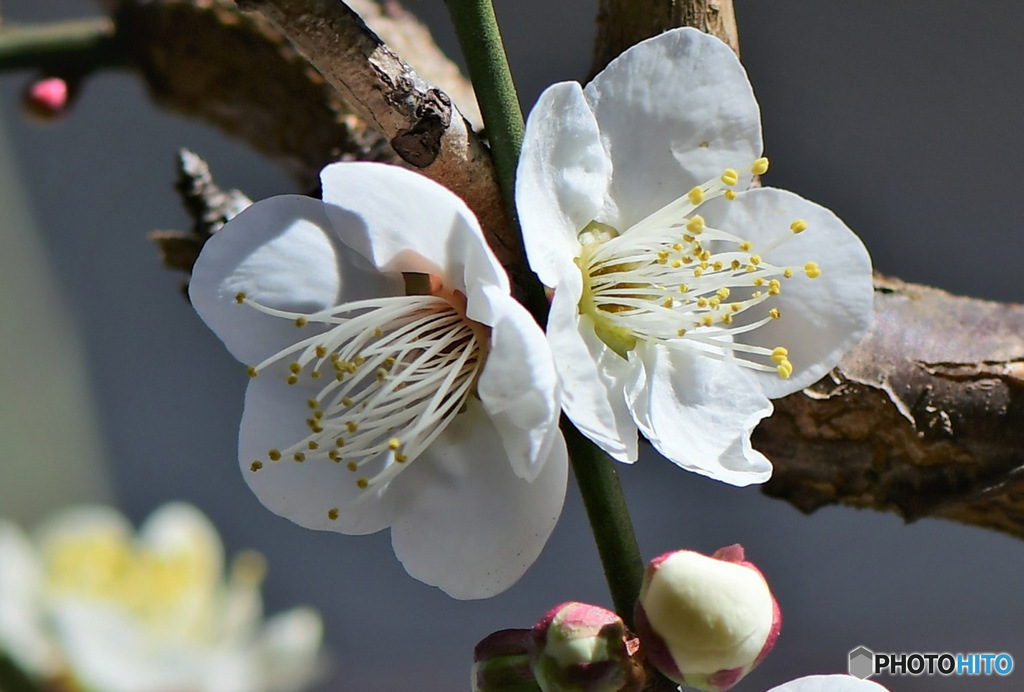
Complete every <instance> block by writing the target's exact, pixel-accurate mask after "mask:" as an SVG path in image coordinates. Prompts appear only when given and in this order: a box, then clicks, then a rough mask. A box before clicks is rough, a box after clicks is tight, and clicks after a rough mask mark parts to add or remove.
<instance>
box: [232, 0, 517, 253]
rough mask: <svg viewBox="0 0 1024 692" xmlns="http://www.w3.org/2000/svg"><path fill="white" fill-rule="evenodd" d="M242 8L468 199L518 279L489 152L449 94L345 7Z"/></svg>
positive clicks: (283, 2)
mask: <svg viewBox="0 0 1024 692" xmlns="http://www.w3.org/2000/svg"><path fill="white" fill-rule="evenodd" d="M239 7H240V8H241V9H243V10H246V11H250V10H258V11H259V12H260V13H261V14H262V15H263V16H264V17H266V18H267V19H269V20H270V21H271V22H272V23H273V24H274V26H276V27H277V28H278V30H280V31H281V33H282V34H284V35H285V36H286V37H287V38H288V39H289V40H290V41H291V42H292V44H293V45H295V46H296V47H297V48H298V49H299V51H301V52H302V54H303V55H304V56H305V57H306V59H307V60H309V62H310V63H311V64H312V65H313V66H314V67H315V68H316V69H317V70H318V71H319V72H320V73H321V74H322V75H323V76H324V78H325V79H326V80H327V82H328V83H329V84H331V85H332V86H334V87H335V88H336V89H338V91H339V92H340V93H341V94H342V96H343V98H344V99H345V101H346V102H347V103H348V104H350V106H351V107H352V108H353V110H354V111H355V112H356V113H357V114H358V115H359V116H360V117H361V118H362V119H363V120H364V121H365V122H368V123H372V124H373V125H374V126H375V128H376V129H377V131H379V132H381V133H383V134H384V136H385V137H386V138H387V140H388V141H389V142H390V144H391V147H392V148H393V149H394V150H395V152H396V153H397V154H398V156H399V157H400V158H401V159H402V160H403V161H404V162H405V163H406V164H408V165H409V166H411V167H413V168H415V169H416V170H418V171H420V172H421V173H423V174H424V175H426V176H428V177H430V178H433V179H434V180H436V181H437V182H439V183H441V184H442V185H444V186H445V187H447V188H448V189H450V190H452V191H453V192H455V193H456V194H457V195H459V196H460V197H461V198H462V199H463V200H465V202H466V204H468V205H469V207H470V208H471V209H472V210H473V211H474V212H475V213H476V215H477V218H478V219H479V220H480V224H481V225H482V226H483V228H484V231H485V232H486V233H487V235H488V240H489V241H490V243H491V246H492V247H493V249H494V251H495V253H496V254H497V255H498V258H499V259H500V260H501V261H502V263H503V264H505V265H506V266H508V267H509V268H510V269H511V270H513V272H514V271H515V269H516V267H518V266H520V265H521V264H522V258H521V257H518V256H517V254H516V248H517V247H518V246H519V243H518V242H517V239H516V238H515V237H514V235H513V233H514V229H513V228H512V226H511V224H510V223H509V219H508V214H507V213H506V210H505V208H504V205H503V204H502V201H501V199H502V198H501V192H500V189H499V187H498V182H497V178H496V177H495V174H494V167H493V165H492V163H491V158H490V152H489V151H488V150H487V148H486V147H485V146H484V144H483V143H482V142H481V141H480V139H479V138H478V137H477V135H476V134H475V133H474V132H473V130H472V128H471V127H470V126H469V123H468V122H467V121H466V120H465V118H464V117H463V115H462V114H461V113H460V112H459V110H458V108H457V107H456V106H455V104H453V103H452V100H451V98H450V97H449V96H448V95H447V94H446V93H444V92H443V91H441V89H439V88H438V87H437V86H435V85H433V84H430V83H429V82H427V81H426V80H424V79H423V78H422V77H420V76H419V75H418V74H417V73H416V72H415V70H413V69H412V67H411V66H410V65H409V64H408V63H406V62H404V61H403V60H402V59H401V58H399V57H398V56H397V55H396V54H395V53H394V52H393V51H392V50H391V49H390V48H388V47H387V46H386V45H384V43H383V42H382V41H381V40H380V38H379V37H378V36H377V35H376V34H374V33H373V32H372V31H370V30H369V29H368V28H367V26H366V25H365V24H364V23H363V22H362V20H361V19H360V17H359V15H358V14H356V13H355V12H354V11H353V10H352V9H350V8H349V7H348V6H347V5H345V4H344V3H342V2H337V1H335V0H239Z"/></svg>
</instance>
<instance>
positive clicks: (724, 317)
mask: <svg viewBox="0 0 1024 692" xmlns="http://www.w3.org/2000/svg"><path fill="white" fill-rule="evenodd" d="M722 324H732V315H731V314H729V313H725V314H724V315H722Z"/></svg>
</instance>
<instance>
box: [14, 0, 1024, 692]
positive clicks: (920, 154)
mask: <svg viewBox="0 0 1024 692" xmlns="http://www.w3.org/2000/svg"><path fill="white" fill-rule="evenodd" d="M497 4H498V5H499V6H498V12H499V18H500V20H501V22H502V26H503V30H504V34H505V39H506V43H507V45H508V50H509V55H510V59H511V63H512V68H513V71H514V74H515V76H516V79H517V82H518V85H519V88H520V96H521V99H522V103H523V106H524V108H529V106H530V105H531V104H532V103H533V101H534V100H535V99H536V97H537V95H538V94H539V93H540V91H541V90H542V89H543V88H544V87H545V86H546V85H548V84H550V83H552V82H555V81H561V80H566V79H576V78H580V77H582V76H584V75H585V74H586V72H587V69H588V66H589V62H590V53H591V43H592V38H593V33H594V30H593V27H594V24H593V22H594V16H595V13H596V5H597V2H596V0H561V1H560V2H555V3H552V2H545V1H544V0H519V1H518V2H505V3H497ZM406 5H407V7H409V9H411V10H412V11H413V12H415V13H417V14H419V15H420V17H421V18H423V19H425V20H426V21H427V22H429V23H430V25H431V27H432V28H433V29H434V31H435V35H436V37H437V39H438V41H439V43H440V44H441V45H442V47H444V48H445V49H446V50H448V51H449V54H451V55H457V53H458V50H457V46H456V43H455V40H454V36H453V34H452V32H451V31H450V29H449V28H448V26H447V24H446V16H445V9H444V5H443V3H442V2H441V0H407V2H406ZM2 10H3V16H4V19H5V21H11V22H14V21H42V20H50V19H57V18H72V17H83V16H89V15H92V14H95V13H96V12H97V9H96V7H95V6H94V5H93V4H92V3H91V2H88V1H87V0H46V1H45V2H39V1H38V0H3V4H2ZM736 12H737V16H738V21H739V29H740V42H741V49H742V54H743V61H744V63H745V64H746V66H747V69H748V70H749V73H750V78H751V81H752V82H753V85H754V90H755V92H756V94H757V96H758V98H759V100H760V103H761V109H762V113H763V118H764V129H765V141H766V154H767V155H768V156H769V157H770V158H771V160H772V170H771V171H770V172H769V174H768V176H767V178H766V180H765V183H766V184H767V185H773V186H777V187H783V188H789V189H792V190H795V191H797V192H799V193H801V194H802V195H804V196H806V197H808V198H810V199H813V200H815V201H817V202H819V203H821V204H824V205H826V206H828V207H830V208H832V209H833V210H834V211H835V212H836V213H838V214H839V215H840V216H841V217H843V218H844V219H845V220H846V221H847V223H848V224H849V225H850V226H851V227H852V228H853V229H854V230H856V231H857V232H858V233H860V235H861V236H862V237H863V238H864V241H865V243H866V244H867V246H868V248H869V249H870V250H871V252H872V254H873V256H874V259H875V264H876V267H877V268H878V269H879V270H881V271H882V272H884V273H888V274H893V275H896V276H899V277H900V278H903V279H906V280H911V281H918V282H924V283H930V284H933V285H936V286H939V287H941V288H944V289H947V290H950V291H954V292H959V293H966V294H970V295H974V296H980V297H985V298H991V299H997V300H1003V301H1017V300H1020V299H1021V296H1022V295H1024V274H1022V272H1021V270H1020V265H1019V264H1018V262H1020V260H1021V252H1020V248H1021V243H1020V241H1019V237H1020V236H1019V234H1020V219H1021V218H1024V195H1021V194H1020V192H1019V189H1018V188H1019V185H1020V181H1019V179H1020V173H1019V172H1020V169H1021V165H1020V162H1021V161H1022V159H1024V157H1022V153H1024V127H1022V125H1024V122H1022V121H1024V111H1022V109H1021V107H1020V104H1021V103H1022V102H1024V82H1022V73H1021V69H1020V66H1021V65H1024V4H1022V3H979V4H976V5H972V6H971V7H970V8H969V10H968V9H965V5H964V4H963V3H962V2H959V1H958V0H932V2H929V3H920V2H914V1H911V0H890V1H889V2H885V3H881V2H848V1H838V0H817V2H813V3H809V2H803V1H801V0H774V1H773V2H757V1H755V0H736ZM31 76H32V75H31V74H30V73H27V72H24V73H14V74H4V75H0V121H2V134H0V392H2V396H0V459H2V462H0V515H3V516H6V517H10V518H14V519H17V520H19V521H22V522H25V523H28V524H31V522H32V521H34V520H36V519H38V518H40V517H41V516H43V515H44V514H46V513H48V512H50V511H52V510H53V509H55V508H57V507H60V506H63V505H66V504H68V503H71V502H77V501H81V500H112V501H114V502H116V504H117V505H118V506H119V507H121V508H122V509H123V510H124V511H126V512H127V514H128V515H129V516H130V517H131V518H132V519H133V520H135V521H136V522H138V521H140V520H141V519H142V518H144V517H145V516H146V515H147V514H148V513H149V512H150V511H151V510H152V509H154V508H155V507H156V506H158V505H160V504H161V503H163V502H165V501H168V500H172V499H184V500H188V501H190V502H193V503H195V504H196V505H198V506H199V507H200V508H201V509H202V510H203V511H204V512H206V513H207V514H208V515H209V516H210V517H211V518H212V519H213V521H214V523H215V524H216V525H217V526H218V527H219V529H220V531H221V532H222V535H223V537H224V541H225V543H226V545H227V547H228V550H229V551H230V552H232V553H234V552H237V551H238V550H241V549H243V548H255V549H258V550H260V551H262V552H263V553H264V554H266V556H267V557H268V559H269V565H270V572H269V576H268V579H267V582H266V585H265V594H266V599H267V605H268V611H269V612H275V611H277V610H280V609H283V608H286V607H290V606H292V605H295V604H299V603H306V604H309V605H313V606H315V607H317V608H319V609H320V610H321V612H322V613H323V615H324V618H325V621H326V625H327V644H328V646H329V648H330V651H331V658H332V666H333V667H332V670H331V676H330V678H329V679H328V680H327V681H326V682H325V683H324V684H323V686H322V689H323V690H339V691H348V690H353V691H357V690H358V691H362V690H384V691H390V690H396V691H397V690H405V689H418V690H467V689H468V678H469V665H470V661H471V656H472V649H473V646H474V644H475V643H476V642H477V641H478V640H479V639H480V638H482V637H483V636H485V635H486V634H488V633H490V632H492V631H494V630H497V629H502V628H506V627H526V626H530V625H531V624H532V623H533V622H534V621H535V620H536V619H538V618H539V617H540V616H541V615H542V614H543V613H544V612H545V611H546V610H547V609H548V608H549V607H550V606H552V605H554V604H555V603H557V602H560V601H563V600H569V599H572V600H585V601H590V602H595V603H602V604H607V602H608V596H607V592H606V589H605V586H604V580H603V576H602V574H601V568H600V564H599V562H598V559H597V555H596V551H595V549H594V545H593V541H592V539H591V537H590V535H589V529H588V527H587V523H586V518H585V516H584V513H583V510H582V507H581V505H580V502H579V500H578V498H577V494H576V491H575V488H574V487H572V486H570V489H569V493H568V498H567V502H566V507H565V511H564V514H563V517H562V520H561V523H560V524H559V526H558V528H557V529H556V531H555V534H554V536H553V537H552V539H551V541H550V543H549V544H548V546H547V548H546V550H545V551H544V553H543V555H542V556H541V558H540V559H539V560H538V561H537V563H536V564H535V565H534V566H533V568H532V569H531V570H530V571H529V572H528V573H527V575H526V577H525V578H524V579H523V580H522V581H521V582H520V583H519V584H517V585H516V586H515V587H513V588H512V589H511V590H509V591H508V592H507V593H505V594H502V595H501V596H499V597H496V598H493V599H490V600H488V601H482V602H459V601H453V600H451V599H449V598H448V597H446V596H445V595H444V594H442V593H441V592H440V591H437V590H435V589H432V588H430V587H426V586H424V585H422V584H420V583H419V582H416V581H414V580H413V579H411V578H410V577H408V576H407V575H406V574H405V572H404V571H403V569H402V567H401V565H400V564H399V563H398V562H397V560H396V559H395V558H394V555H393V553H392V552H391V548H390V544H389V537H388V534H387V532H384V533H382V534H378V535H374V536H368V537H348V536H341V535H336V534H330V533H316V532H311V531H306V530H303V529H301V528H299V527H297V526H294V525H292V524H291V523H289V522H288V521H287V520H284V519H281V518H278V517H276V516H274V515H273V514H271V513H270V512H269V511H267V510H265V509H264V508H263V507H262V506H261V505H260V504H259V503H258V502H257V501H256V499H255V497H254V496H253V495H252V494H251V493H250V492H249V490H248V488H247V487H246V485H245V483H244V482H243V480H242V477H241V475H240V473H239V471H238V466H237V463H236V458H235V444H236V436H237V429H238V427H237V424H238V420H239V418H240V416H241V408H242V394H243V391H244V389H245V386H246V383H247V378H246V377H245V376H244V373H243V371H242V369H241V368H240V367H239V365H238V364H237V363H236V362H235V361H234V359H233V358H231V356H229V355H228V354H227V352H226V351H225V350H224V349H223V347H222V346H221V344H220V342H219V341H218V340H217V339H216V337H214V336H213V334H212V333H210V332H209V331H207V329H206V328H205V326H204V325H203V324H202V323H201V322H200V321H199V319H198V318H197V317H196V315H195V314H194V313H193V312H192V310H191V308H190V307H189V305H188V304H187V302H186V301H185V300H184V299H183V298H182V294H181V292H180V290H179V289H180V284H181V276H179V275H177V274H174V273H171V272H169V271H166V270H164V269H162V268H161V267H160V265H159V261H158V257H157V252H156V249H155V247H154V246H152V245H151V244H150V243H149V242H148V241H147V240H146V237H145V234H146V232H148V231H150V230H154V229H184V228H187V227H188V224H189V220H188V218H187V217H186V215H185V212H184V211H183V209H182V207H181V206H180V204H179V202H178V199H177V197H176V195H175V193H174V192H173V190H172V184H173V181H174V160H175V152H176V151H177V149H178V148H179V147H182V146H188V147H191V148H193V149H195V150H196V151H198V152H199V153H200V154H202V155H203V156H204V157H206V158H207V159H208V161H209V162H210V164H211V166H212V168H213V171H214V174H215V176H216V178H217V180H218V182H219V183H220V184H221V185H222V186H225V187H237V188H240V189H242V190H243V191H244V192H245V193H246V194H248V195H249V196H250V197H251V198H253V199H260V198H263V197H268V196H271V195H275V194H280V193H284V192H295V191H301V190H298V189H297V187H296V184H295V183H294V182H293V181H292V180H291V179H289V178H288V177H287V176H286V175H285V174H284V173H283V172H282V171H281V170H279V169H278V168H277V167H276V166H275V165H274V164H272V163H271V162H269V161H267V160H265V159H262V158H261V157H260V156H259V155H257V154H255V153H253V152H252V151H250V150H249V149H248V148H247V147H246V146H244V145H243V144H241V143H239V142H237V141H234V140H232V139H229V138H226V137H225V136H224V135H222V134H221V133H220V132H218V131H215V130H213V129H212V128H210V127H208V126H206V125H205V124H203V123H199V122H196V121H192V120H185V119H182V118H181V117H179V116H176V115H173V114H168V113H165V112H162V111H160V110H157V109H156V108H155V107H154V106H153V105H152V104H151V103H150V101H149V99H148V98H147V95H146V90H145V86H144V84H143V83H142V82H141V80H140V79H139V78H138V77H137V76H135V75H133V74H131V73H126V72H118V73H102V74H99V75H97V76H95V77H93V78H91V79H90V80H89V81H88V82H87V83H86V85H85V88H84V90H83V92H82V93H81V95H80V98H79V100H78V103H77V105H76V106H75V108H74V110H73V111H72V113H71V114H70V115H69V116H68V117H67V118H65V119H64V120H62V121H61V122H60V123H58V124H56V125H51V126H47V127H39V126H35V125H33V124H31V123H29V122H27V121H26V120H25V119H24V118H23V116H22V115H21V113H20V110H19V99H20V91H21V89H22V88H23V87H24V85H25V83H26V81H27V80H28V79H29V78H30V77H31ZM621 477H622V481H623V484H624V486H625V491H626V494H627V496H628V499H629V501H630V503H631V507H632V508H633V513H634V521H635V524H636V529H637V532H638V536H639V540H640V543H641V548H642V550H643V552H644V555H645V557H647V558H650V557H654V556H655V555H657V554H659V553H661V552H663V551H665V550H668V549H672V548H676V547H690V548H695V549H699V550H702V551H706V552H710V551H712V550H714V549H716V548H718V547H720V546H722V545H726V544H729V543H733V542H741V543H743V544H744V545H745V546H746V548H747V553H748V556H749V557H750V558H751V559H752V560H753V561H755V562H756V563H757V564H758V565H759V566H760V567H761V569H762V570H763V571H764V573H765V574H766V575H767V577H768V579H769V581H770V582H771V584H772V586H773V588H774V590H775V593H776V596H777V598H778V600H779V602H780V604H781V606H782V609H783V614H784V621H785V622H784V627H783V630H782V636H781V638H780V640H779V643H778V645H777V646H776V648H775V651H774V652H773V653H772V655H771V656H770V657H769V658H768V659H767V660H766V661H765V663H763V664H762V665H761V666H760V668H758V669H757V670H756V671H755V672H754V673H752V674H751V675H750V676H749V677H748V678H747V679H746V680H744V681H743V682H742V683H741V684H740V685H739V686H737V687H736V688H735V689H736V690H737V691H740V692H742V691H745V690H750V691H751V692H756V691H758V690H765V689H768V688H769V687H771V686H772V685H775V684H779V683H781V682H783V681H785V680H788V679H791V678H794V677H797V676H800V675H804V674H809V673H815V672H844V671H845V668H846V655H847V652H848V651H849V650H850V649H852V648H854V647H856V646H857V645H865V646H867V647H868V648H871V649H873V650H875V651H933V652H946V651H949V652H1008V653H1010V654H1012V655H1013V656H1014V657H1015V658H1016V659H1017V662H1018V666H1024V596H1022V595H1021V588H1020V587H1021V580H1020V575H1021V574H1024V545H1021V543H1020V541H1018V540H1014V539H1010V538H1007V537H1004V536H1001V535H997V534H994V533H991V532H988V531H983V530H980V529H974V528H967V527H963V526H959V525H955V524H951V523H944V522H940V521H922V522H919V523H917V524H914V525H910V526H905V525H904V524H903V523H902V521H901V520H899V519H898V518H896V517H894V516H890V515H887V514H878V513H872V512H867V511H855V510H849V509H842V508H827V509H823V510H821V511H819V512H817V513H816V514H814V515H812V516H804V515H802V514H800V513H799V512H797V511H796V510H795V509H793V508H791V507H790V506H788V505H786V504H783V503H781V502H778V501H775V500H771V499H768V498H765V497H763V496H762V495H761V494H760V492H759V491H758V490H757V489H756V488H750V489H743V490H737V489H733V488H727V487H725V486H721V485H718V484H715V483H713V482H710V481H707V480H705V479H703V478H700V477H697V476H695V475H691V474H687V473H684V472H682V471H679V470H677V469H676V468H675V467H674V466H673V465H671V464H669V463H668V462H666V461H664V460H662V459H659V458H657V457H656V456H655V455H653V454H651V455H649V457H648V458H643V459H641V461H640V463H638V464H637V465H636V466H635V467H632V468H624V469H622V471H621ZM1021 676H1024V670H1021V671H1015V673H1014V674H1013V675H1011V676H1010V677H1008V678H997V677H992V678H982V677H978V678H948V679H947V678H939V677H936V678H928V677H922V678H916V679H915V678H886V679H883V680H881V682H883V683H884V684H886V685H888V686H889V687H890V688H891V689H892V690H893V691H894V692H898V691H901V690H906V691H924V690H953V689H958V690H959V689H969V690H1011V689H1020V685H1021V683H1020V678H1021Z"/></svg>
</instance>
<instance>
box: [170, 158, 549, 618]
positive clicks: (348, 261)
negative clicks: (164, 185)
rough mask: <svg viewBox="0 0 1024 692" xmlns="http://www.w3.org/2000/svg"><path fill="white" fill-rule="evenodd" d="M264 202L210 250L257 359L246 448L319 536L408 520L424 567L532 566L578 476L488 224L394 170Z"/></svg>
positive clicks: (450, 585)
mask: <svg viewBox="0 0 1024 692" xmlns="http://www.w3.org/2000/svg"><path fill="white" fill-rule="evenodd" d="M321 182H322V184H323V197H324V199H323V201H320V200H315V199H311V198H308V197H300V196H297V195H290V196H281V197H274V198H271V199H268V200H264V201H262V202H257V203H256V204H254V205H253V206H252V207H250V208H249V209H247V210H245V211H244V212H242V213H241V214H240V215H239V216H238V217H236V218H235V219H233V220H232V221H231V222H230V223H228V224H227V225H226V226H225V227H224V228H223V229H222V230H221V231H219V232H218V233H217V234H216V235H215V236H213V237H212V238H211V239H210V240H209V241H208V242H207V244H206V246H205V247H204V249H203V251H202V254H201V255H200V257H199V259H198V261H197V262H196V265H195V269H194V272H193V277H192V282H191V285H190V295H191V297H192V301H193V304H194V305H195V307H196V309H197V310H198V312H199V314H200V315H201V316H202V318H203V319H204V320H205V321H206V323H207V324H208V325H209V326H210V327H211V328H212V329H213V330H214V331H215V332H216V333H217V335H218V336H219V337H220V338H221V339H222V340H223V341H224V343H225V344H226V345H227V347H228V349H229V350H230V351H231V352H232V354H233V355H234V356H235V357H237V358H238V359H239V360H241V361H242V362H244V363H246V364H247V365H248V370H249V375H250V377H252V380H251V381H250V384H249V388H248V391H247V393H246V401H245V413H244V416H243V419H242V425H241V432H240V435H239V460H240V463H241V466H242V469H243V472H244V474H245V478H246V480H247V481H248V483H249V486H250V487H251V488H252V489H253V491H254V492H255V493H256V495H257V496H258V497H259V498H260V500H261V501H262V502H263V504H264V505H266V506H267V507H268V508H270V509H271V510H272V511H274V512H276V513H277V514H280V515H282V516H285V517H287V518H289V519H291V520H292V521H294V522H296V523H298V524H301V525H302V526H305V527H308V528H312V529H322V530H330V531H339V532H341V533H347V534H366V533H371V532H375V531H379V530H381V529H384V528H388V527H390V528H391V537H392V544H393V545H394V549H395V553H396V554H397V556H398V557H399V559H400V560H401V561H402V563H403V564H404V565H405V567H406V569H407V570H408V572H409V573H410V574H412V575H413V576H414V577H416V578H417V579H420V580H422V581H424V582H426V583H428V584H432V585H435V586H439V587H440V588H442V589H443V590H444V591H446V592H447V593H449V594H450V595H452V596H455V597H458V598H482V597H486V596H491V595H493V594H496V593H498V592H500V591H503V590H504V589H506V588H508V587H509V586H511V585H512V584H513V583H514V582H515V581H516V580H517V579H518V578H519V577H520V576H521V575H522V574H523V572H524V571H525V570H526V569H527V568H528V567H529V566H530V565H531V564H532V563H533V561H534V559H535V558H536V557H537V555H538V554H539V553H540V550H541V548H542V547H543V546H544V543H545V542H546V541H547V538H548V536H549V535H550V533H551V530H552V529H553V528H554V525H555V522H556V521H557V519H558V516H559V514H560V512H561V508H562V501H563V499H564V496H565V487H566V478H567V455H566V450H565V442H564V440H563V439H562V436H561V432H560V431H559V428H558V418H559V410H560V409H559V403H558V385H557V377H556V374H555V369H554V362H553V359H552V357H551V353H550V350H549V348H548V346H547V343H546V342H545V340H544V335H543V333H542V332H541V330H540V327H538V325H537V324H536V323H535V322H534V320H533V319H532V318H531V317H530V315H529V313H527V312H526V310H525V309H524V308H523V307H522V306H521V305H520V304H519V303H518V302H516V300H515V299H514V298H512V296H511V295H510V289H509V283H508V278H507V276H506V275H505V272H504V270H503V269H502V267H501V265H500V264H499V263H498V261H497V260H496V259H495V257H494V255H493V253H492V252H491V251H490V249H489V248H488V247H487V244H486V243H485V241H484V238H483V234H482V231H481V230H480V226H479V224H478V223H477V220H476V218H475V217H474V216H473V214H472V212H471V211H470V210H469V209H468V207H466V205H465V204H464V203H463V202H462V201H461V200H460V199H458V198H457V197H456V196H455V195H454V194H452V193H451V192H449V191H448V190H446V189H445V188H443V187H441V186H440V185H438V184H436V183H434V182H432V181H430V180H428V179H427V178H425V177H423V176H421V175H418V174H415V173H412V172H409V171H406V170H404V169H401V168H398V167H395V166H386V165H383V164H373V163H342V164H335V165H332V166H328V167H327V168H325V169H324V171H323V172H322V174H321Z"/></svg>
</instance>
